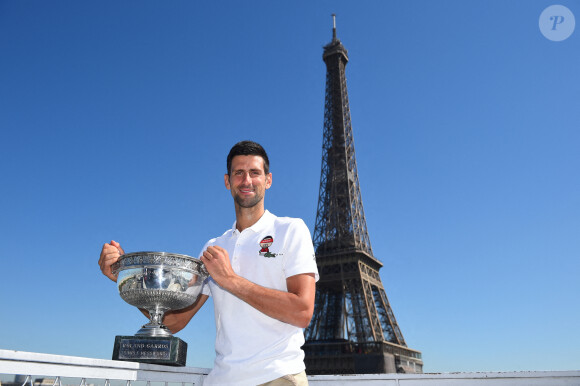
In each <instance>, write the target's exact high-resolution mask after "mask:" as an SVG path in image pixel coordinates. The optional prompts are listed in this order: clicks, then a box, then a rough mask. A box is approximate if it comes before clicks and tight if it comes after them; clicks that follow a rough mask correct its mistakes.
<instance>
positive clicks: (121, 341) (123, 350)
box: [113, 336, 187, 366]
mask: <svg viewBox="0 0 580 386" xmlns="http://www.w3.org/2000/svg"><path fill="white" fill-rule="evenodd" d="M186 357H187V343H185V342H184V341H182V340H181V339H179V338H177V337H175V336H169V337H160V336H116V337H115V348H114V349H113V360H116V361H128V362H141V363H153V364H156V365H167V366H185V359H186Z"/></svg>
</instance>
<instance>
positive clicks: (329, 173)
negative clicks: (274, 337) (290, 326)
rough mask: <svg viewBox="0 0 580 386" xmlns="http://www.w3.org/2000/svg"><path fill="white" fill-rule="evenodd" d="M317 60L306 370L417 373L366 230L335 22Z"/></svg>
mask: <svg viewBox="0 0 580 386" xmlns="http://www.w3.org/2000/svg"><path fill="white" fill-rule="evenodd" d="M333 17H334V15H333ZM322 58H323V60H324V62H325V63H326V68H327V71H326V96H325V104H324V134H323V144H322V171H321V176H320V190H319V196H318V208H317V213H316V224H315V228H314V237H313V241H314V247H315V250H316V261H317V264H318V270H319V273H320V280H319V282H318V283H317V288H316V302H315V307H314V315H313V317H312V321H311V323H310V325H309V326H308V328H307V329H306V331H305V335H306V344H305V345H304V351H305V353H306V358H305V362H306V371H307V372H308V374H348V373H356V374H360V373H388V372H422V365H423V362H422V361H421V353H420V352H419V351H416V350H412V349H409V348H407V345H406V343H405V339H404V338H403V334H402V333H401V330H400V328H399V326H398V324H397V321H396V319H395V315H394V314H393V311H392V309H391V306H390V305H389V301H388V299H387V295H386V293H385V289H384V287H383V284H382V282H381V278H380V276H379V269H380V268H381V267H382V263H381V262H380V261H379V260H378V259H376V258H375V257H374V255H373V250H372V247H371V243H370V238H369V235H368V231H367V225H366V220H365V215H364V209H363V204H362V198H361V191H360V185H359V180H358V171H357V165H356V157H355V150H354V139H353V133H352V127H351V119H350V107H349V102H348V92H347V88H346V76H345V67H346V64H347V62H348V52H347V50H346V49H345V48H344V46H343V45H342V43H341V42H340V40H339V39H337V37H336V25H334V27H333V39H332V41H331V42H330V43H329V44H328V45H326V46H325V47H324V53H323V56H322Z"/></svg>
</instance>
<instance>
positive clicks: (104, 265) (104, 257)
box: [99, 240, 125, 282]
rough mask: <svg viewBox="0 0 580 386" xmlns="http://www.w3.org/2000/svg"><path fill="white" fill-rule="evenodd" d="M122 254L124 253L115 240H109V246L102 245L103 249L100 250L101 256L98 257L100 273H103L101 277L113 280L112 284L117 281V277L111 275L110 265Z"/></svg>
mask: <svg viewBox="0 0 580 386" xmlns="http://www.w3.org/2000/svg"><path fill="white" fill-rule="evenodd" d="M124 254H125V252H124V251H123V248H121V244H119V243H118V242H116V241H115V240H111V243H110V244H107V243H106V244H105V245H103V249H102V250H101V256H100V257H99V266H100V267H101V272H103V275H105V276H106V277H108V278H109V279H111V280H113V281H114V282H116V281H117V275H113V271H112V270H111V265H113V264H114V263H115V262H116V261H117V260H119V257H120V256H121V255H124Z"/></svg>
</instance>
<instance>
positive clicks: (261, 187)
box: [224, 155, 272, 208]
mask: <svg viewBox="0 0 580 386" xmlns="http://www.w3.org/2000/svg"><path fill="white" fill-rule="evenodd" d="M224 179H225V184H226V188H228V189H229V190H230V191H231V192H232V197H233V198H234V201H235V202H236V204H237V205H239V206H240V207H241V208H252V207H254V206H256V205H258V204H260V203H262V204H263V200H264V193H265V191H266V189H269V188H270V185H272V173H268V174H266V173H265V172H264V159H263V158H262V157H260V156H257V155H237V156H235V157H234V158H233V159H232V166H231V172H230V175H227V174H226V175H225V176H224Z"/></svg>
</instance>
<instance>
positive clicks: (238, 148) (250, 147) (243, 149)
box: [227, 141, 270, 175]
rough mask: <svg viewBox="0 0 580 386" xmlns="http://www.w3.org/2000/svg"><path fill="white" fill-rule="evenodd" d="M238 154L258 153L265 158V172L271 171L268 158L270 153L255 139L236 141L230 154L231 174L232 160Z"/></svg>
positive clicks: (229, 169)
mask: <svg viewBox="0 0 580 386" xmlns="http://www.w3.org/2000/svg"><path fill="white" fill-rule="evenodd" d="M237 155H257V156H260V157H262V159H263V160H264V173H265V174H268V173H270V160H268V154H266V150H264V148H263V147H262V145H260V144H259V143H256V142H254V141H241V142H238V143H236V144H235V145H234V146H233V147H232V149H231V150H230V153H229V154H228V160H227V168H228V175H230V174H231V172H232V170H231V169H232V160H233V159H234V157H235V156H237Z"/></svg>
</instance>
